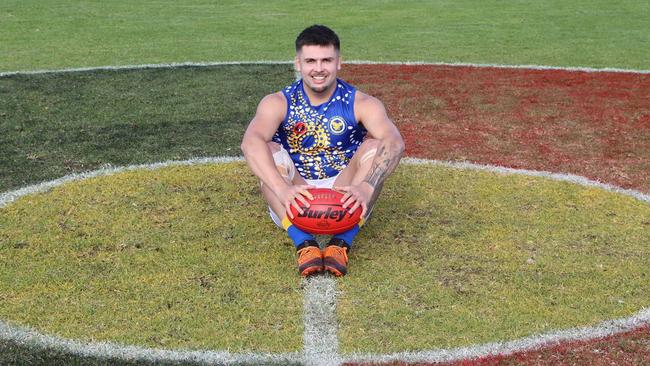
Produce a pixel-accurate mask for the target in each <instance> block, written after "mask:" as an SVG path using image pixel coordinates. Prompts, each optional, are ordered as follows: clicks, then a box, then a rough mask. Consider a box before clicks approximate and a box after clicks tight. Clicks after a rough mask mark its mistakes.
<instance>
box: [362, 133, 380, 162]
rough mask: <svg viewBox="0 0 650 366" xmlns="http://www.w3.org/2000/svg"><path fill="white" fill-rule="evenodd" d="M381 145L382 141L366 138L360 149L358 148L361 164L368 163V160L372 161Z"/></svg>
mask: <svg viewBox="0 0 650 366" xmlns="http://www.w3.org/2000/svg"><path fill="white" fill-rule="evenodd" d="M380 145H381V141H379V140H377V139H374V138H368V139H365V140H364V141H363V142H362V143H361V145H360V146H359V149H357V152H356V153H357V154H358V155H359V160H358V162H359V165H362V164H364V163H366V162H367V161H372V159H373V158H374V157H375V155H377V149H378V148H379V146H380Z"/></svg>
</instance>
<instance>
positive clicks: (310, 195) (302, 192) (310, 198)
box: [300, 186, 314, 207]
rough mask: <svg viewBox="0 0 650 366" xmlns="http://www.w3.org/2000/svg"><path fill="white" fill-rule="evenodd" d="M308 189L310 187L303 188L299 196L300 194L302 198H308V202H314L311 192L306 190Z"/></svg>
mask: <svg viewBox="0 0 650 366" xmlns="http://www.w3.org/2000/svg"><path fill="white" fill-rule="evenodd" d="M310 187H311V186H306V188H303V189H302V190H300V194H302V195H303V196H305V197H307V198H309V200H310V201H313V200H314V195H312V194H311V192H309V191H308V189H311V188H310ZM307 207H309V204H308V205H307Z"/></svg>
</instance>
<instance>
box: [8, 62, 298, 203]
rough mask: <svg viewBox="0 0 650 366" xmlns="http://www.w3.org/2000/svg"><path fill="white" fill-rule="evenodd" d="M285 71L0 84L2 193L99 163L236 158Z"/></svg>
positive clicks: (144, 73) (93, 76)
mask: <svg viewBox="0 0 650 366" xmlns="http://www.w3.org/2000/svg"><path fill="white" fill-rule="evenodd" d="M292 80H293V72H292V70H291V68H290V66H287V65H272V66H218V67H209V68H196V67H188V68H175V69H152V70H137V71H95V72H83V73H72V74H70V73H67V74H46V75H24V76H12V77H4V78H0V192H4V191H6V190H9V189H12V188H17V187H21V186H24V185H27V184H32V183H36V182H40V181H44V180H50V179H54V178H57V177H60V176H63V175H65V174H69V173H72V172H79V171H84V170H92V169H95V168H97V167H99V166H101V165H103V164H107V163H110V164H114V165H126V164H135V163H144V162H154V161H160V160H168V159H174V160H179V159H187V158H190V157H195V156H216V155H229V156H233V155H241V151H240V150H239V144H240V142H241V136H242V135H243V132H244V129H245V128H246V126H247V124H248V122H249V121H250V120H251V118H252V117H253V114H254V111H255V106H256V105H257V103H258V102H259V100H260V99H261V98H262V97H263V96H264V95H265V94H268V93H271V92H274V91H277V90H278V89H279V88H281V87H282V86H283V85H287V84H288V83H290V82H291V81H292Z"/></svg>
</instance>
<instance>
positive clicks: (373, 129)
mask: <svg viewBox="0 0 650 366" xmlns="http://www.w3.org/2000/svg"><path fill="white" fill-rule="evenodd" d="M362 95H363V94H362ZM360 102H361V105H360V107H361V109H360V110H359V117H360V120H361V121H362V123H363V124H364V126H365V127H366V129H367V130H368V132H369V133H370V135H371V136H373V137H374V138H376V139H378V140H379V141H380V145H379V148H377V154H376V155H375V158H374V159H373V161H372V165H371V167H370V170H369V171H368V174H367V175H366V177H365V178H364V180H363V182H364V183H367V184H368V185H370V186H371V187H372V190H373V192H372V196H371V198H370V201H369V202H368V207H372V206H373V205H374V204H375V201H376V200H377V197H378V196H379V193H380V192H381V188H382V187H383V185H384V181H385V180H386V178H388V176H389V175H391V174H392V173H393V171H395V168H397V165H398V164H399V161H400V159H401V158H402V153H403V152H404V148H405V146H404V140H403V139H402V136H401V135H400V133H399V130H398V129H397V127H395V125H394V124H393V122H392V121H391V120H390V119H389V118H388V115H387V113H386V109H385V108H384V105H383V104H382V103H381V102H380V101H379V100H377V99H376V98H373V97H370V96H367V95H363V97H362V98H361V99H360Z"/></svg>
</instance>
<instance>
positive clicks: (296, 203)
mask: <svg viewBox="0 0 650 366" xmlns="http://www.w3.org/2000/svg"><path fill="white" fill-rule="evenodd" d="M310 188H316V187H314V186H310V185H295V186H294V185H287V186H286V188H285V189H283V190H282V191H281V192H279V193H276V195H277V196H278V199H279V200H280V202H282V205H283V206H284V209H285V210H286V211H287V215H288V216H289V217H290V218H292V219H293V218H294V217H293V213H292V212H291V206H293V207H295V209H296V211H298V213H299V214H302V213H303V212H304V210H303V209H302V207H309V206H310V204H309V201H308V200H307V199H309V200H313V199H314V196H312V194H311V193H309V191H308V189H310ZM300 203H302V204H300Z"/></svg>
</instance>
